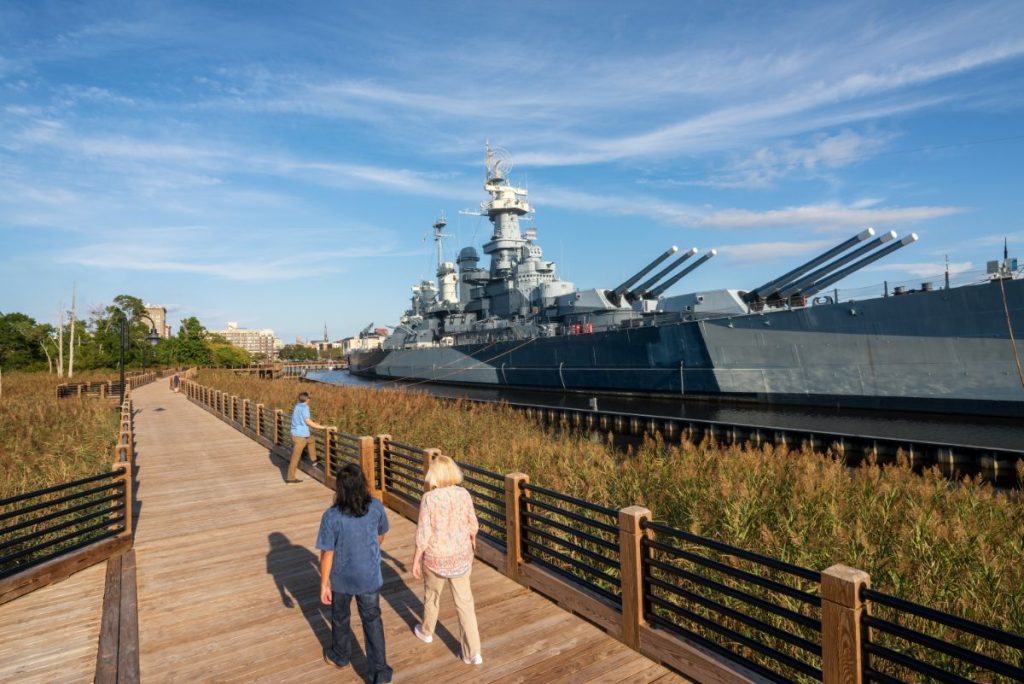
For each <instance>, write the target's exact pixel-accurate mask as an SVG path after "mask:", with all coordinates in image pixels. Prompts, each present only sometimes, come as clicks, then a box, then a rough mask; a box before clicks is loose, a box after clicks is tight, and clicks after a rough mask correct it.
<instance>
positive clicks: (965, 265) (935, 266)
mask: <svg viewBox="0 0 1024 684" xmlns="http://www.w3.org/2000/svg"><path fill="white" fill-rule="evenodd" d="M946 268H947V265H946V264H945V263H944V262H939V263H929V262H888V261H883V262H881V263H879V264H877V265H872V266H868V267H867V268H866V269H864V270H866V271H889V272H902V273H907V274H909V275H912V276H915V277H917V278H934V277H936V276H941V275H944V274H945V273H946ZM948 268H949V274H950V275H951V276H952V275H959V274H961V273H967V272H969V271H974V270H977V269H976V267H975V265H974V262H972V261H953V262H950V263H949V266H948Z"/></svg>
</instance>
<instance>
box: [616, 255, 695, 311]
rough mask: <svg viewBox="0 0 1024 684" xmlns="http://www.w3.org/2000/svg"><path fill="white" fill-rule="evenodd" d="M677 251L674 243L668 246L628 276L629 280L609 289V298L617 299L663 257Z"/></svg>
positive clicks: (667, 256) (665, 257)
mask: <svg viewBox="0 0 1024 684" xmlns="http://www.w3.org/2000/svg"><path fill="white" fill-rule="evenodd" d="M678 251H679V248H678V247H676V246H675V245H672V247H670V248H669V249H668V250H666V251H665V253H664V254H662V255H661V256H659V257H658V258H657V259H655V260H654V261H652V262H651V263H649V264H647V265H646V266H644V267H643V268H641V269H640V270H639V271H637V272H636V273H635V274H634V275H633V276H632V277H631V278H629V280H627V281H625V282H624V283H622V284H621V285H619V286H618V287H617V288H615V289H614V290H612V291H611V297H610V299H613V300H615V301H618V300H619V298H620V297H622V295H623V294H625V292H626V290H628V289H629V288H631V287H633V284H634V283H636V281H638V280H640V279H641V278H643V277H644V276H645V275H647V274H648V273H650V272H651V271H653V270H654V268H655V267H656V266H657V265H658V264H660V263H661V262H663V261H664V260H665V259H668V258H669V257H670V256H672V255H673V254H675V253H676V252H678Z"/></svg>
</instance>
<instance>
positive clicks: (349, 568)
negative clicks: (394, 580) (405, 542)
mask: <svg viewBox="0 0 1024 684" xmlns="http://www.w3.org/2000/svg"><path fill="white" fill-rule="evenodd" d="M388 529H390V527H389V525H388V516H387V513H386V512H385V511H384V506H383V504H381V502H380V501H378V500H377V499H374V498H373V497H371V496H370V490H369V488H368V487H367V486H366V480H365V478H364V477H363V471H362V469H361V468H360V467H359V466H357V465H356V464H354V463H346V464H345V465H343V466H342V467H341V468H339V469H338V473H337V494H336V495H335V498H334V505H333V506H331V507H330V508H328V509H327V510H326V511H324V515H323V517H322V518H321V519H320V532H319V533H318V534H317V537H316V548H318V549H320V602H321V603H323V604H324V605H329V606H330V607H331V635H332V636H331V647H330V648H328V649H324V661H325V662H326V663H327V664H328V665H333V666H334V667H338V668H341V667H346V666H348V664H349V656H350V654H351V649H352V630H351V629H350V622H351V616H352V613H351V609H352V597H355V599H356V608H357V609H358V610H359V619H360V621H362V623H363V636H364V638H365V641H366V661H367V663H368V664H369V667H370V672H369V674H370V677H369V681H370V682H373V683H374V684H383V683H384V682H390V681H391V675H392V670H391V667H390V666H389V665H388V663H387V658H386V657H385V651H384V624H383V622H381V617H380V589H381V587H382V586H383V585H384V578H383V577H382V576H381V572H380V545H381V542H383V541H384V535H385V534H386V533H387V531H388Z"/></svg>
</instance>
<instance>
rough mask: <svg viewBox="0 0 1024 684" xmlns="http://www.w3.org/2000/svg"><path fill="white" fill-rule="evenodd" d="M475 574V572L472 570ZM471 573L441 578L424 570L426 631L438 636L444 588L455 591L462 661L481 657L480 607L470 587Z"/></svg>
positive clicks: (424, 617) (453, 595)
mask: <svg viewBox="0 0 1024 684" xmlns="http://www.w3.org/2000/svg"><path fill="white" fill-rule="evenodd" d="M470 572H472V569H470ZM469 574H470V573H469V572H467V573H466V574H465V575H463V576H462V577H441V576H440V575H438V574H435V573H434V572H433V571H432V570H431V569H430V568H426V567H424V568H423V584H424V587H425V588H424V592H423V593H424V596H423V631H424V632H425V633H427V634H433V633H434V627H436V626H437V611H438V608H439V606H440V604H441V592H442V591H444V585H445V584H448V585H450V586H451V588H452V597H453V598H454V599H455V611H456V612H457V613H458V614H459V632H460V634H459V640H460V641H461V642H462V657H463V658H475V657H476V656H478V655H481V654H480V632H479V630H478V629H477V626H476V607H475V606H474V605H473V591H472V589H470V586H469Z"/></svg>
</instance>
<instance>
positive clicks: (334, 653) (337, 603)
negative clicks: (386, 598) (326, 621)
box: [327, 591, 392, 684]
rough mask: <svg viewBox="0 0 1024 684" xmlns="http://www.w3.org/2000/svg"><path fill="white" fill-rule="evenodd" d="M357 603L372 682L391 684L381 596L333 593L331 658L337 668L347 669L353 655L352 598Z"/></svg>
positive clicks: (329, 655)
mask: <svg viewBox="0 0 1024 684" xmlns="http://www.w3.org/2000/svg"><path fill="white" fill-rule="evenodd" d="M353 596H354V597H355V599H356V608H357V609H358V610H359V619H360V620H361V621H362V623H363V637H364V638H365V639H366V661H367V663H369V665H370V681H371V682H373V684H383V683H384V682H390V681H391V675H392V670H391V668H390V667H389V666H388V661H387V658H386V657H385V654H384V623H383V622H382V621H381V619H380V592H379V591H375V592H373V593H372V594H342V593H340V592H337V591H334V592H331V635H332V638H331V648H330V650H329V651H328V652H327V655H328V657H329V658H330V659H331V660H333V661H334V662H336V663H337V664H338V665H347V664H348V661H349V655H350V653H351V652H352V628H351V622H352V598H353Z"/></svg>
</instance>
